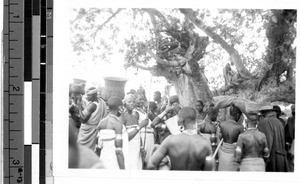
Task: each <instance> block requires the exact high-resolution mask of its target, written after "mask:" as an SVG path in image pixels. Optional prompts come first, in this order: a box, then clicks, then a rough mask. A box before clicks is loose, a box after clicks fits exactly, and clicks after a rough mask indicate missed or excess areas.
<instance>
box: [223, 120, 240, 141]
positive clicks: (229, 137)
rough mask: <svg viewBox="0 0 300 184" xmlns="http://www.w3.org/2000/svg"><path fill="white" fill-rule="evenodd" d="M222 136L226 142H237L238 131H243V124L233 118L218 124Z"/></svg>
mask: <svg viewBox="0 0 300 184" xmlns="http://www.w3.org/2000/svg"><path fill="white" fill-rule="evenodd" d="M220 129H221V134H222V138H223V139H224V142H226V143H230V144H232V143H235V142H237V139H238V136H239V135H240V133H242V132H244V126H243V125H242V124H240V123H237V122H235V121H233V120H228V121H225V122H223V123H221V124H220Z"/></svg>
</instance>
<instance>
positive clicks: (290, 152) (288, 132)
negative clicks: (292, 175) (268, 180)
mask: <svg viewBox="0 0 300 184" xmlns="http://www.w3.org/2000/svg"><path fill="white" fill-rule="evenodd" d="M291 110H292V116H291V117H289V118H288V120H287V125H286V126H285V129H284V131H285V144H286V146H285V148H286V151H287V159H288V171H289V172H294V146H295V145H294V144H295V105H294V104H293V105H292V106H291Z"/></svg>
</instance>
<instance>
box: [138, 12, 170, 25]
mask: <svg viewBox="0 0 300 184" xmlns="http://www.w3.org/2000/svg"><path fill="white" fill-rule="evenodd" d="M142 10H144V11H146V12H147V13H149V14H152V15H155V16H157V17H158V18H159V19H160V20H161V21H162V22H163V23H165V24H166V26H167V27H169V26H170V24H169V22H168V20H167V19H166V17H165V16H164V15H163V14H162V13H161V12H159V11H158V10H157V9H153V8H143V9H142Z"/></svg>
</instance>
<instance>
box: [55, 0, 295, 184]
mask: <svg viewBox="0 0 300 184" xmlns="http://www.w3.org/2000/svg"><path fill="white" fill-rule="evenodd" d="M56 2H57V3H58V1H56ZM75 2H76V3H75ZM88 2H91V1H86V3H84V2H81V3H78V1H74V4H72V3H71V4H67V3H63V2H60V4H61V5H62V6H61V7H58V6H57V7H58V8H57V9H55V11H57V12H60V11H61V12H63V13H62V14H61V15H62V16H63V17H60V18H61V20H58V21H57V22H59V24H58V23H56V24H54V26H55V25H56V27H54V35H55V36H56V37H55V40H56V42H54V80H53V81H54V82H53V83H54V105H53V107H59V108H57V109H55V108H54V117H53V118H54V125H53V126H54V133H53V135H54V139H53V140H54V142H53V146H54V147H53V151H54V153H53V159H54V160H53V161H54V165H53V167H54V174H57V175H61V173H63V172H65V171H66V172H65V173H73V174H74V173H75V174H74V175H75V177H78V179H79V177H80V175H81V174H83V175H84V177H90V178H93V177H100V178H101V177H104V178H114V179H116V178H120V181H121V179H122V178H139V179H141V180H140V181H143V180H142V178H143V177H144V176H145V177H146V178H148V179H150V180H151V179H154V180H153V181H159V179H167V180H168V179H170V180H176V179H182V180H186V181H190V180H192V183H193V182H199V181H201V180H204V181H210V179H213V180H214V181H222V180H223V179H222V177H224V176H227V177H228V173H230V175H231V176H233V177H234V178H237V179H236V180H235V182H237V181H250V180H254V181H263V182H264V181H268V182H272V181H279V180H280V179H281V178H280V179H279V180H278V178H277V177H281V176H289V177H290V179H291V181H294V180H295V178H296V173H295V172H296V169H295V168H299V166H298V165H297V164H296V163H295V162H294V160H295V159H294V158H295V152H297V149H299V148H297V146H295V112H296V110H295V109H296V78H297V77H296V60H297V57H296V55H297V54H296V47H297V13H298V11H297V8H296V7H293V6H288V7H287V8H285V7H284V6H283V7H282V8H280V7H278V6H275V7H273V6H270V7H268V6H262V7H260V6H258V5H256V6H254V7H253V8H251V6H240V7H239V6H233V7H232V8H231V7H230V6H224V7H222V6H220V5H219V6H213V5H209V6H208V5H206V6H201V3H191V4H186V5H183V4H182V3H179V5H178V6H176V5H172V3H171V2H169V3H171V4H169V5H164V6H158V5H157V7H156V6H154V5H150V6H149V4H147V5H141V4H134V3H136V1H133V2H131V1H130V3H133V5H131V4H130V3H129V4H126V3H125V2H122V3H120V4H114V5H111V4H110V3H108V4H102V3H97V1H93V3H88ZM101 2H103V1H101ZM155 2H157V1H155ZM188 2H190V1H188ZM255 2H257V1H255ZM269 2H270V1H269ZM271 2H272V1H271ZM148 3H149V2H148ZM124 4H126V5H125V6H124ZM247 4H248V5H249V2H248V3H247ZM249 7H250V8H249ZM56 18H57V19H58V16H57V17H56ZM57 19H55V20H57ZM58 25H59V26H58ZM62 48H64V49H62ZM58 63H59V64H60V65H59V66H58V65H57V64H58ZM55 64H56V65H55ZM56 72H57V73H56ZM297 75H298V74H297ZM55 95H56V96H55ZM67 95H68V96H67ZM55 164H56V165H55ZM179 171H184V172H179ZM202 171H203V172H202ZM97 173H100V174H97ZM101 173H102V174H101ZM178 173H180V174H178ZM181 173H183V175H181ZM203 173H205V174H204V175H205V176H203V177H202V176H201V175H202V174H203ZM252 173H259V174H260V175H258V176H268V177H269V176H272V177H273V175H275V173H279V174H278V175H277V176H275V177H273V178H272V177H269V178H268V177H254V175H252ZM262 173H265V174H262ZM73 174H66V175H67V176H68V177H69V176H73ZM270 174H271V175H270ZM61 176H62V175H61ZM216 176H219V177H218V178H216ZM185 177H187V178H185ZM61 178H63V177H61ZM230 179H233V178H230ZM58 180H60V179H58ZM74 180H75V179H74ZM78 181H80V182H83V181H86V180H83V179H82V180H80V179H79V180H78ZM88 181H89V180H88ZM91 181H93V179H92V180H91ZM224 181H228V182H229V181H230V180H228V179H225V180H224ZM281 181H282V180H281ZM148 182H149V183H150V182H151V181H148ZM152 183H153V182H152Z"/></svg>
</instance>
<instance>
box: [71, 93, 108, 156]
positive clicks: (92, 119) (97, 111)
mask: <svg viewBox="0 0 300 184" xmlns="http://www.w3.org/2000/svg"><path fill="white" fill-rule="evenodd" d="M97 92H98V91H97V89H96V88H94V87H92V88H89V89H88V90H87V93H86V95H87V101H88V102H89V104H88V105H87V107H86V108H85V109H83V107H82V100H79V101H78V102H77V106H78V109H79V118H80V119H81V120H82V124H81V126H80V129H79V133H78V142H79V143H80V144H81V145H83V146H86V147H88V148H90V149H91V150H93V151H95V147H96V137H97V134H98V130H97V129H96V127H97V126H98V124H99V122H100V120H101V119H102V118H103V117H104V116H105V115H106V109H107V107H106V104H105V103H99V101H98V96H97V95H98V94H97Z"/></svg>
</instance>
